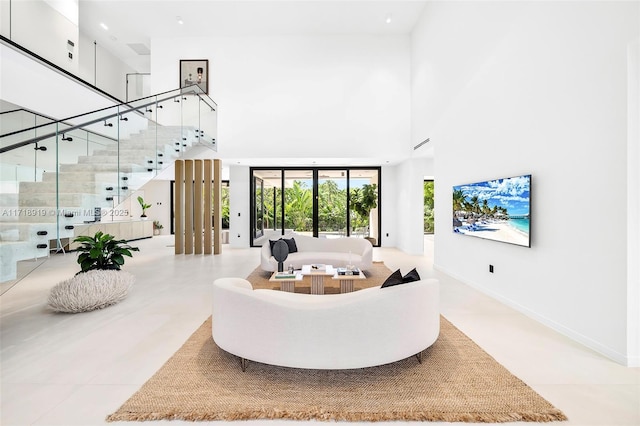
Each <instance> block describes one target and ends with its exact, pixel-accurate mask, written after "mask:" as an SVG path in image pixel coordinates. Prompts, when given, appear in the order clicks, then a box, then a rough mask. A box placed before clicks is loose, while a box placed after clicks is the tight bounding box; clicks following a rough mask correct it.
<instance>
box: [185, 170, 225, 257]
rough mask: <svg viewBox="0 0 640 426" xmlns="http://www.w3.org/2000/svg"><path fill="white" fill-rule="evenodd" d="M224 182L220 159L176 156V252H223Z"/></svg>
mask: <svg viewBox="0 0 640 426" xmlns="http://www.w3.org/2000/svg"><path fill="white" fill-rule="evenodd" d="M212 178H213V179H212ZM212 180H213V185H212V183H211V181H212ZM221 184H222V168H221V161H220V160H176V162H175V206H174V211H175V222H176V223H175V230H176V234H175V254H182V253H184V254H203V253H204V254H211V252H212V247H213V253H214V254H220V253H221V252H222V245H221V243H222V237H221V232H212V229H215V230H216V231H217V230H222V205H221V190H222V189H221V188H222V186H221ZM212 194H213V197H212ZM212 198H213V199H212ZM214 207H215V212H214ZM212 217H214V218H215V223H214V221H213V220H212ZM212 237H213V238H212Z"/></svg>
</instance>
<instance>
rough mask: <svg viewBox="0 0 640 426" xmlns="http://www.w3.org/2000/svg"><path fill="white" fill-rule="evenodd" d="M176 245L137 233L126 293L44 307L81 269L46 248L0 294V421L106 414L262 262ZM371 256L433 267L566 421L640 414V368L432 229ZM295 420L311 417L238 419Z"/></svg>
mask: <svg viewBox="0 0 640 426" xmlns="http://www.w3.org/2000/svg"><path fill="white" fill-rule="evenodd" d="M172 244H173V239H172V237H170V236H161V237H154V238H152V239H148V240H142V241H137V242H135V243H133V245H137V246H139V247H140V249H141V252H140V253H136V254H135V257H134V258H133V259H129V260H127V264H126V266H125V269H126V270H128V271H129V272H131V273H133V274H134V275H135V276H136V280H137V281H136V284H135V286H134V288H133V289H132V291H131V292H130V294H129V296H128V297H127V299H126V300H124V301H123V302H121V303H120V304H118V305H115V306H112V307H109V308H107V309H104V310H100V311H94V312H89V313H83V314H76V315H62V314H54V313H52V312H50V311H49V310H47V308H46V299H47V295H48V291H49V289H50V288H51V287H52V286H53V285H55V284H56V283H57V282H59V281H61V280H63V279H66V278H68V277H70V276H72V275H73V274H74V273H75V272H76V271H77V270H78V267H77V264H76V255H75V254H74V253H71V254H66V255H61V254H60V255H55V256H52V257H51V258H50V259H48V260H47V261H46V262H43V263H42V264H41V265H39V266H38V267H37V268H36V269H35V270H34V271H33V272H32V273H30V274H29V275H28V276H27V277H25V278H24V279H22V280H21V281H20V282H18V284H17V285H15V286H14V287H12V288H11V289H9V290H8V291H6V292H5V293H4V294H3V295H2V296H0V339H1V340H0V344H1V351H0V363H1V367H0V368H1V370H0V378H1V388H0V399H1V405H0V411H1V413H0V424H2V425H3V426H10V425H11V426H13V425H84V426H90V425H103V424H107V423H106V422H105V420H104V419H105V417H106V416H107V415H108V414H110V413H111V412H113V411H115V410H116V409H117V408H118V407H119V406H120V405H121V404H122V403H123V402H124V401H125V400H126V399H127V398H128V397H129V396H131V395H132V394H133V393H134V392H135V391H136V390H137V389H138V388H139V387H140V386H141V385H142V384H143V383H144V382H145V381H146V380H147V379H148V378H149V377H150V376H151V375H152V374H153V373H154V372H155V371H156V370H157V369H158V368H160V366H162V364H163V363H164V362H165V361H166V360H167V359H168V358H169V357H170V356H171V355H172V354H173V353H174V352H175V351H176V350H177V349H178V348H179V347H180V346H181V345H182V343H183V342H184V341H185V340H186V339H187V338H188V337H189V336H190V335H191V333H193V331H195V330H196V329H197V328H198V326H200V324H202V322H203V321H205V320H206V319H207V318H208V317H209V315H210V312H211V283H212V281H213V280H214V279H215V278H217V277H222V276H240V277H244V276H247V275H248V274H249V273H250V272H251V271H252V270H253V269H254V268H256V267H257V266H258V263H259V261H258V259H259V251H258V249H257V248H246V249H232V248H230V247H229V246H228V245H225V246H223V254H222V255H219V256H184V255H183V256H175V255H174V254H173V248H172V247H171V245H172ZM374 257H375V258H376V259H378V260H384V262H385V263H386V264H387V266H389V268H391V269H392V270H395V269H396V268H402V271H403V272H406V271H408V270H409V269H411V268H413V267H414V266H417V267H418V271H419V272H420V275H421V276H423V277H429V276H434V277H437V278H439V279H440V281H441V299H442V302H441V306H442V314H443V315H444V316H445V317H446V318H447V319H449V320H450V321H451V322H452V323H453V324H455V325H456V326H457V327H458V328H459V329H461V330H462V331H463V332H465V333H466V334H467V335H468V336H470V337H471V338H472V339H473V340H474V341H476V342H477V343H478V344H479V345H480V346H481V347H483V348H484V349H485V350H486V351H487V352H489V354H491V355H492V356H493V357H494V358H496V359H497V360H498V361H499V362H501V363H502V364H503V365H504V366H506V367H507V368H508V369H509V370H510V371H511V372H513V373H514V374H515V375H517V376H518V377H520V378H521V379H522V380H524V381H525V382H526V383H528V384H529V385H530V386H531V387H533V389H535V390H536V391H537V392H539V393H540V394H541V395H542V396H543V397H545V398H546V399H548V400H549V401H550V402H551V403H553V404H554V405H556V406H557V407H558V408H560V409H561V410H563V411H564V412H565V414H566V415H567V416H568V417H569V419H570V420H569V421H568V422H565V423H563V424H566V425H602V426H605V425H606V426H610V425H636V426H637V425H640V369H638V368H626V367H623V366H620V365H618V364H616V363H614V362H612V361H610V360H608V359H606V358H604V357H603V356H601V355H599V354H597V353H595V352H593V351H591V350H590V349H587V348H585V347H583V346H581V345H580V344H578V343H575V342H573V341H571V340H569V339H567V338H565V337H563V336H562V335H560V334H558V333H556V332H554V331H553V330H550V329H548V328H546V327H545V326H543V325H540V324H539V323H537V322H535V321H533V320H531V319H529V318H527V317H526V316H524V315H523V314H520V313H518V312H516V311H514V310H513V309H511V308H509V307H507V306H505V305H503V304H501V303H499V302H497V301H496V300H494V299H491V298H490V297H488V296H485V295H484V294H482V293H479V292H478V291H476V290H474V289H472V288H470V287H468V286H466V285H465V284H463V283H461V282H459V281H456V280H455V279H453V278H451V277H448V276H446V275H444V274H442V273H440V272H438V271H434V269H433V265H432V264H433V239H432V237H425V254H424V256H409V255H406V254H404V253H402V252H400V251H398V250H396V249H391V248H376V249H375V250H374ZM214 423H222V422H211V424H214ZM299 423H300V424H302V423H308V422H293V421H286V422H285V421H270V422H268V421H247V422H243V423H242V424H243V425H247V426H251V425H255V424H261V425H264V424H270V425H276V424H286V425H296V424H299ZM129 424H132V423H129ZM150 424H154V425H156V424H157V425H172V426H173V425H180V424H189V425H191V424H193V423H191V422H179V421H171V422H169V421H166V422H162V421H161V422H154V423H150ZM385 424H396V423H395V422H391V423H385ZM402 424H406V423H402ZM520 425H523V424H522V423H520Z"/></svg>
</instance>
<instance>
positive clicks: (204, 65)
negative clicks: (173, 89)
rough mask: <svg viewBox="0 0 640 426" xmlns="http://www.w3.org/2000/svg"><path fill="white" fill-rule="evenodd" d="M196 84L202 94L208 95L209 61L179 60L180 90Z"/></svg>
mask: <svg viewBox="0 0 640 426" xmlns="http://www.w3.org/2000/svg"><path fill="white" fill-rule="evenodd" d="M194 84H197V85H198V87H200V89H202V91H203V92H204V93H207V94H208V93H209V60H208V59H181V60H180V88H183V87H188V86H192V85H194Z"/></svg>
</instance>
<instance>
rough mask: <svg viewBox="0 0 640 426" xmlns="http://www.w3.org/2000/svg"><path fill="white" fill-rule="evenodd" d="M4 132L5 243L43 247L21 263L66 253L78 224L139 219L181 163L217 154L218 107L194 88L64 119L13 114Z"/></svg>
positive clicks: (0, 152)
mask: <svg viewBox="0 0 640 426" xmlns="http://www.w3.org/2000/svg"><path fill="white" fill-rule="evenodd" d="M2 133H3V134H2V135H0V170H1V173H0V179H1V180H0V197H2V203H1V205H2V209H3V211H2V212H0V246H1V245H5V243H7V242H11V243H23V245H24V246H25V247H27V248H29V249H31V248H33V247H37V248H35V249H33V250H27V249H24V250H13V251H20V252H24V253H27V254H25V255H22V256H19V257H22V259H16V261H17V260H23V259H27V258H37V257H42V256H46V255H48V254H49V252H50V251H52V250H64V249H65V248H66V247H67V245H68V243H69V242H70V240H71V239H72V237H73V235H74V233H73V227H74V224H81V223H87V222H92V221H96V220H98V219H99V220H101V221H122V220H132V219H133V215H132V211H133V209H132V207H133V206H137V204H138V203H137V201H135V200H134V202H133V203H131V198H132V195H133V194H134V193H135V192H136V191H137V190H139V189H140V188H141V187H142V186H143V185H144V184H145V183H147V182H148V181H149V180H150V179H152V178H154V177H155V176H157V175H158V173H160V172H161V171H162V170H163V169H164V168H166V167H167V166H169V165H170V164H171V163H172V162H173V160H174V159H176V158H179V157H180V156H181V155H183V153H185V152H186V151H187V150H189V149H191V148H192V147H194V146H205V147H207V148H210V149H212V150H214V151H216V150H217V148H216V147H217V141H216V138H217V105H216V103H215V102H214V101H213V100H212V99H211V98H209V97H208V96H207V95H206V94H204V93H203V92H202V91H201V90H200V88H199V87H198V86H196V85H194V86H190V87H188V88H182V89H176V90H173V91H168V92H164V93H160V94H158V95H154V96H150V97H146V98H142V99H138V100H136V101H132V102H129V103H122V104H118V105H114V106H112V107H108V108H104V109H100V110H97V111H91V112H88V113H85V114H81V115H78V116H74V117H68V118H65V119H63V120H57V121H56V120H53V119H50V118H46V117H42V116H38V115H37V114H34V113H30V112H26V111H23V110H21V111H18V112H13V111H12V112H10V113H5V114H2ZM122 212H127V214H124V213H122ZM121 213H122V214H121ZM136 218H137V217H136ZM44 232H46V238H45V239H42V238H40V239H38V240H37V241H33V238H31V236H32V235H38V233H40V234H42V233H44ZM44 240H46V241H45V242H43V241H44ZM3 256H4V252H3ZM14 278H15V273H10V274H9V276H5V273H4V272H3V276H2V277H1V278H0V282H2V281H7V280H8V279H14Z"/></svg>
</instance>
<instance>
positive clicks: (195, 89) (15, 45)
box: [0, 35, 218, 153]
mask: <svg viewBox="0 0 640 426" xmlns="http://www.w3.org/2000/svg"><path fill="white" fill-rule="evenodd" d="M0 41H2V42H3V43H6V44H8V45H10V46H11V47H13V48H14V49H17V50H19V51H21V52H22V53H25V54H27V55H29V56H32V57H33V58H35V59H37V60H38V61H40V62H42V63H44V64H45V65H47V66H48V67H50V68H53V69H55V70H56V71H58V72H60V73H62V74H65V75H66V76H67V77H69V78H71V79H73V80H76V81H77V82H79V83H80V84H82V85H85V86H88V87H89V88H90V89H92V90H95V91H97V92H99V93H101V94H102V95H105V96H107V97H109V98H111V99H112V100H115V101H116V102H117V105H112V106H110V107H106V108H101V109H97V110H95V111H90V112H86V113H83V114H79V115H75V116H72V117H68V118H64V119H62V120H53V119H52V120H53V122H52V123H45V124H41V125H39V126H34V127H30V128H28V129H22V130H18V131H15V132H11V133H7V134H4V135H0V138H3V137H7V136H12V135H15V134H18V133H21V132H28V131H33V130H37V129H38V128H41V127H44V126H51V125H52V124H55V123H63V124H66V123H64V122H65V121H68V120H72V119H74V118H78V117H82V116H84V115H87V114H93V113H96V112H100V111H104V110H107V109H110V108H114V107H120V106H128V107H129V110H128V111H126V112H121V113H116V114H112V115H109V116H106V117H103V118H101V119H97V120H92V121H90V122H87V123H84V124H81V125H77V126H71V127H68V128H65V132H68V131H71V130H76V129H79V128H82V127H83V126H88V125H91V124H94V123H97V122H99V121H103V120H107V119H109V118H113V117H115V116H117V115H122V114H125V113H129V112H132V111H133V112H139V111H137V110H138V109H139V108H146V107H148V106H150V105H153V104H156V103H158V102H163V101H165V100H168V99H172V98H175V97H176V96H179V95H173V96H169V97H167V98H165V99H162V100H160V101H158V100H155V101H153V102H150V103H147V104H143V105H139V106H136V107H135V108H134V107H131V106H130V105H129V103H127V102H122V101H121V100H120V99H118V98H116V97H115V96H113V95H111V94H109V93H107V92H105V91H104V90H102V89H100V88H98V87H96V86H94V85H92V84H91V83H88V82H87V81H85V80H83V79H81V78H80V77H78V76H76V75H74V74H72V73H70V72H69V71H67V70H65V69H63V68H61V67H59V66H58V65H56V64H54V63H53V62H51V61H48V60H47V59H45V58H43V57H42V56H40V55H38V54H36V53H34V52H32V51H31V50H29V49H26V48H24V47H23V46H21V45H19V44H18V43H16V42H14V41H12V40H10V39H8V38H6V37H5V36H3V35H0ZM176 90H179V89H173V90H167V91H165V92H161V93H158V94H156V95H151V96H147V97H144V98H140V99H138V100H137V101H140V100H144V99H148V98H156V97H157V96H160V95H164V94H167V93H170V92H175V91H176ZM180 90H181V94H182V93H185V92H193V93H194V94H195V95H197V96H198V98H199V99H200V100H201V101H203V102H204V103H205V104H206V105H207V106H208V107H209V108H211V110H212V111H215V110H216V108H217V106H218V104H216V103H215V101H214V100H213V99H211V98H210V97H209V96H208V95H207V94H206V93H204V92H203V93H198V91H200V92H202V89H201V88H200V87H199V86H198V85H197V84H193V85H191V86H187V87H184V88H180ZM202 95H205V96H206V97H207V98H208V99H209V100H210V101H211V102H212V103H213V104H214V105H215V107H213V106H211V105H210V104H209V103H208V102H207V101H206V100H204V99H203V97H202ZM42 116H43V117H46V116H44V115H42ZM46 118H49V117H46ZM57 134H58V132H55V133H50V134H48V135H44V136H39V137H37V138H33V139H29V140H26V141H23V142H18V143H15V144H13V145H9V146H7V147H3V148H0V153H3V152H7V151H11V150H13V149H17V148H21V147H23V146H25V145H29V144H33V143H36V142H39V141H41V140H44V139H48V138H50V137H54V136H57ZM105 137H106V136H105Z"/></svg>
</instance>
